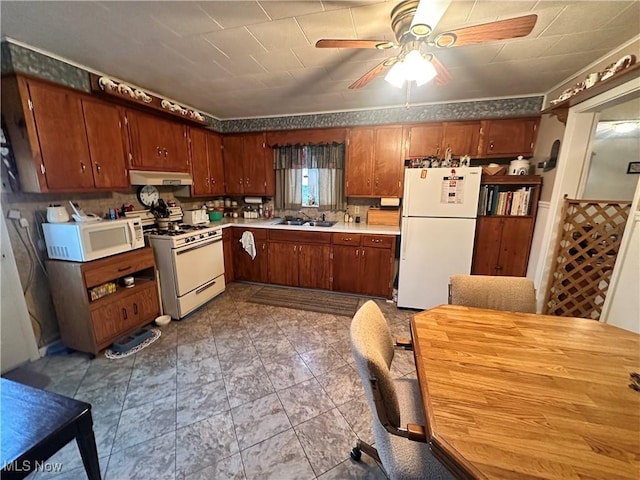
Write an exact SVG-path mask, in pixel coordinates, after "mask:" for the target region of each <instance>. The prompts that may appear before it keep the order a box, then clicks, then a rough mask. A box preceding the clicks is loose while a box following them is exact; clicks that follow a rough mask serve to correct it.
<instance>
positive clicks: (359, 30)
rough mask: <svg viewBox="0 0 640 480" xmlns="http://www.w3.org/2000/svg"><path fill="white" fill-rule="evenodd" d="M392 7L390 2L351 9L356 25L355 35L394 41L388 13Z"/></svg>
mask: <svg viewBox="0 0 640 480" xmlns="http://www.w3.org/2000/svg"><path fill="white" fill-rule="evenodd" d="M392 9H393V4H390V3H375V4H372V5H365V6H363V7H357V8H352V9H351V15H352V16H353V21H354V24H355V27H356V36H357V38H361V39H371V40H387V41H392V42H394V41H395V40H396V37H395V34H394V33H393V30H392V29H391V18H390V17H389V14H390V12H391V10H392Z"/></svg>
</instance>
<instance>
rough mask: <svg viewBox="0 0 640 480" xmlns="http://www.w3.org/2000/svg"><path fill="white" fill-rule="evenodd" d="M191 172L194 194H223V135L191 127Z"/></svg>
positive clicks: (192, 192) (192, 191)
mask: <svg viewBox="0 0 640 480" xmlns="http://www.w3.org/2000/svg"><path fill="white" fill-rule="evenodd" d="M189 138H190V140H191V173H192V176H193V185H192V186H191V194H192V195H193V196H212V195H223V194H224V193H225V192H224V167H223V164H222V137H221V136H220V135H219V134H217V133H214V132H210V131H207V130H204V129H201V128H191V129H190V131H189Z"/></svg>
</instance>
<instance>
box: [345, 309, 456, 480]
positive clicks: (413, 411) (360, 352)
mask: <svg viewBox="0 0 640 480" xmlns="http://www.w3.org/2000/svg"><path fill="white" fill-rule="evenodd" d="M351 350H352V352H353V357H354V358H355V361H356V366H357V370H358V373H359V374H360V378H361V380H362V385H363V387H364V390H365V393H366V396H367V401H368V402H369V407H370V408H371V411H372V414H373V434H374V439H375V448H374V447H373V446H371V445H369V444H367V443H365V442H362V441H358V443H357V445H356V447H355V448H354V449H353V450H352V451H351V457H352V458H353V459H354V460H359V459H360V457H361V454H362V452H364V453H366V454H367V455H369V456H371V457H372V458H374V459H375V460H377V461H379V462H380V463H381V464H382V466H383V468H384V470H385V471H386V473H387V475H388V476H389V478H391V479H420V478H425V479H450V478H453V477H452V476H451V474H450V473H449V472H448V471H447V470H446V469H445V468H444V466H443V465H442V464H441V463H440V462H438V460H436V459H435V458H434V457H433V455H432V454H431V452H430V450H429V445H428V444H427V443H426V442H427V438H426V434H425V429H424V415H423V409H422V400H421V397H420V388H419V386H418V382H417V380H415V379H411V378H399V379H395V380H394V379H393V378H392V377H391V373H390V370H389V369H390V367H391V362H392V360H393V355H394V344H393V340H392V338H391V331H390V330H389V326H388V324H387V321H386V320H385V318H384V315H383V314H382V312H381V311H380V308H379V307H378V305H376V304H375V302H373V301H371V300H370V301H368V302H367V303H365V304H364V305H363V306H362V307H360V309H359V310H358V311H357V312H356V314H355V316H354V317H353V320H352V321H351Z"/></svg>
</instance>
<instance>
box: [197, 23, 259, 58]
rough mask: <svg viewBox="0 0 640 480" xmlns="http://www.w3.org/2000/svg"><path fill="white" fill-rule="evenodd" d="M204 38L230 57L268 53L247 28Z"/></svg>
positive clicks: (217, 33)
mask: <svg viewBox="0 0 640 480" xmlns="http://www.w3.org/2000/svg"><path fill="white" fill-rule="evenodd" d="M204 38H205V39H206V40H207V41H209V42H211V43H212V44H213V45H215V46H216V47H217V48H219V49H220V50H221V51H222V52H223V53H224V54H225V55H227V56H228V57H236V56H243V55H253V54H258V53H264V52H265V51H266V50H265V48H264V47H263V46H262V45H261V44H260V42H258V41H257V40H256V39H255V38H254V37H253V35H251V34H250V33H249V31H248V30H247V29H246V28H245V27H238V28H230V29H228V30H221V31H219V32H213V33H209V34H206V35H204Z"/></svg>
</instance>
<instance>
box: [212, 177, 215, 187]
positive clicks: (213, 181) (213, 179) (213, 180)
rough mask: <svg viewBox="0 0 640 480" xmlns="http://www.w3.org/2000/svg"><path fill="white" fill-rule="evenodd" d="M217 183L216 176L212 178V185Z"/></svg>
mask: <svg viewBox="0 0 640 480" xmlns="http://www.w3.org/2000/svg"><path fill="white" fill-rule="evenodd" d="M215 184H216V179H215V178H213V177H212V178H211V185H215Z"/></svg>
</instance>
